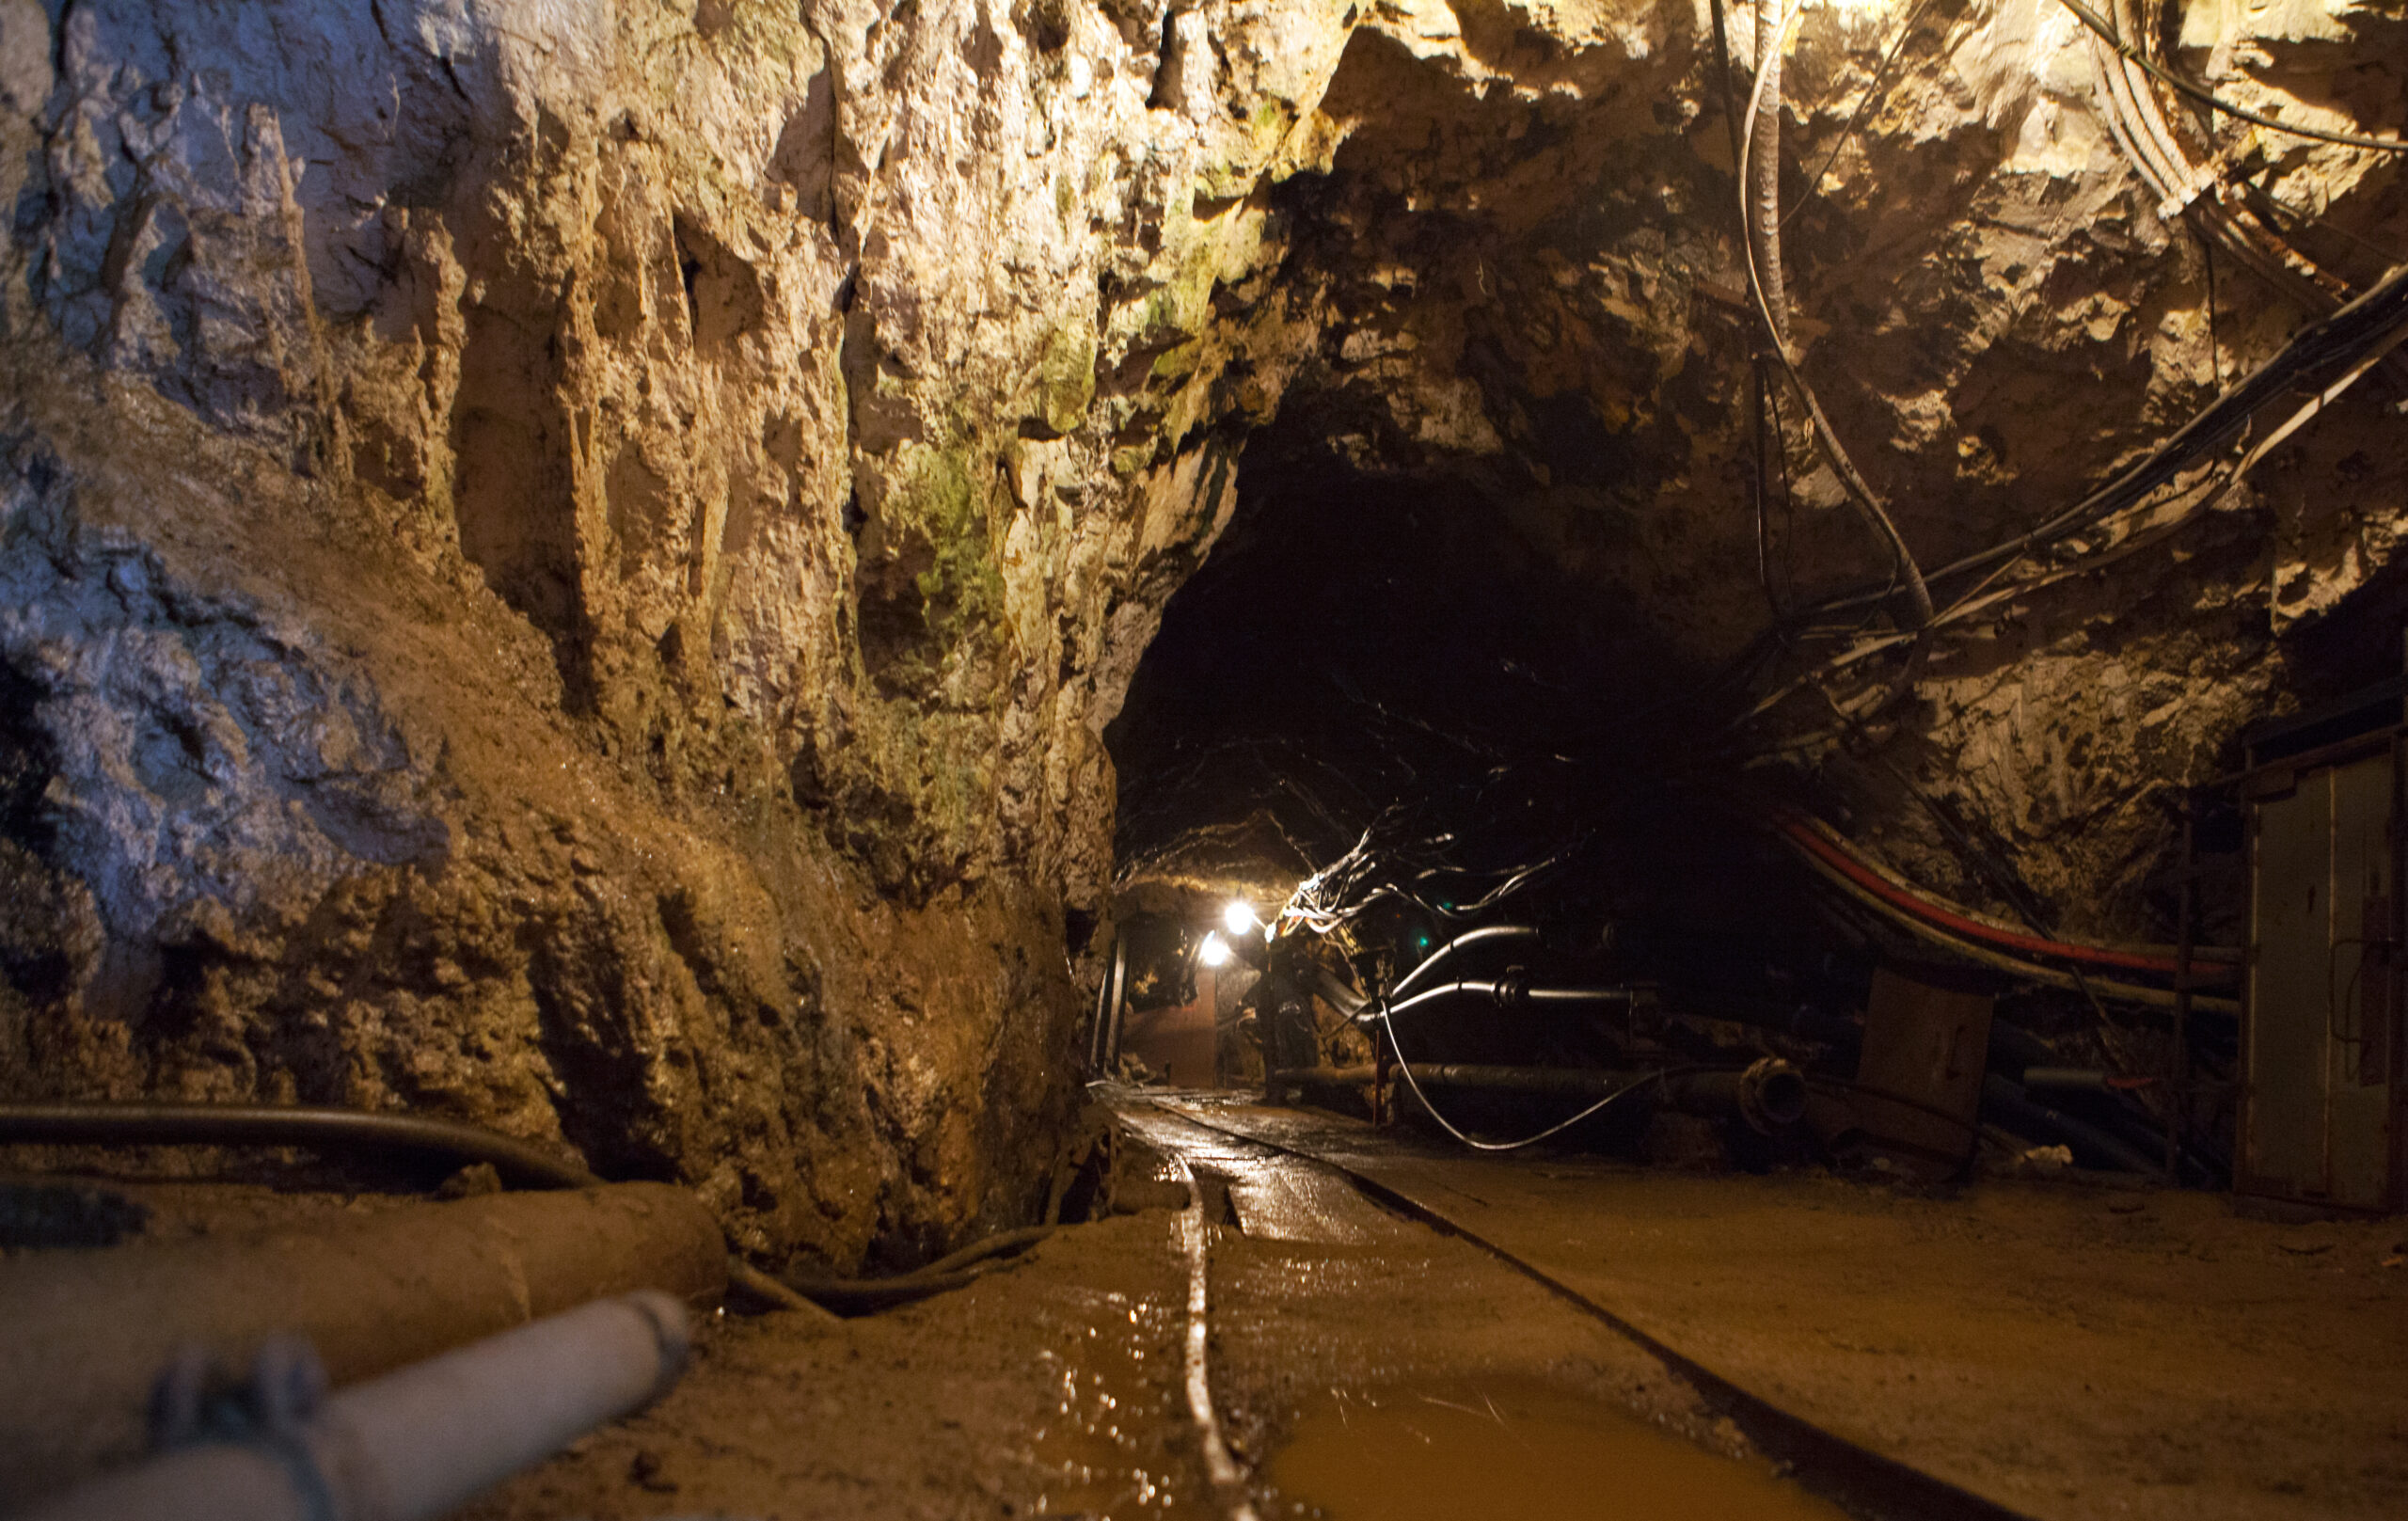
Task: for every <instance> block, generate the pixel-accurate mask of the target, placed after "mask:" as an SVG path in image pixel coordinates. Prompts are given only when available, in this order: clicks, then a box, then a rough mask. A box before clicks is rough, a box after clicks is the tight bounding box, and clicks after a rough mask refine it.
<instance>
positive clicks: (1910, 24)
mask: <svg viewBox="0 0 2408 1521" xmlns="http://www.w3.org/2000/svg"><path fill="white" fill-rule="evenodd" d="M1930 5H1931V0H1915V8H1913V9H1912V10H1909V11H1908V12H1907V23H1906V24H1905V25H1903V26H1901V27H1899V28H1898V36H1897V40H1895V41H1893V42H1892V43H1891V44H1890V51H1889V52H1887V53H1885V54H1883V55H1881V64H1880V67H1878V68H1877V69H1875V70H1874V71H1873V77H1872V78H1871V79H1870V80H1868V81H1867V82H1866V83H1865V86H1864V93H1863V94H1862V95H1861V96H1859V97H1858V98H1857V103H1856V109H1855V110H1853V111H1850V112H1849V113H1848V116H1847V124H1846V126H1844V127H1842V128H1840V135H1839V137H1838V139H1837V140H1836V141H1834V142H1833V143H1832V144H1831V151H1830V152H1828V153H1826V154H1824V155H1823V165H1822V167H1820V168H1818V169H1816V170H1815V171H1814V178H1813V179H1811V180H1809V181H1807V182H1806V194H1805V195H1803V196H1801V197H1799V198H1798V204H1797V205H1795V206H1793V207H1791V208H1790V209H1789V210H1788V211H1787V212H1785V213H1783V214H1782V218H1781V225H1782V227H1787V226H1788V225H1789V222H1790V219H1791V218H1792V217H1794V216H1796V215H1797V214H1798V213H1799V212H1802V211H1804V210H1805V209H1806V202H1807V201H1809V200H1812V199H1814V197H1815V195H1816V194H1817V193H1818V192H1820V191H1821V190H1822V188H1823V177H1824V176H1825V175H1827V174H1829V173H1830V172H1831V166H1832V165H1834V164H1836V163H1838V162H1839V159H1840V150H1842V149H1844V148H1846V146H1847V144H1848V139H1849V138H1851V137H1853V136H1855V135H1856V128H1857V124H1858V123H1859V122H1861V121H1862V120H1863V119H1864V112H1865V108H1866V107H1867V106H1870V105H1871V104H1872V103H1873V102H1874V100H1875V99H1876V98H1877V97H1878V96H1879V94H1880V93H1881V83H1882V81H1883V80H1884V79H1885V78H1887V77H1888V76H1889V72H1890V67H1891V65H1893V64H1894V63H1896V62H1897V61H1898V55H1899V54H1901V53H1903V52H1905V51H1906V46H1907V39H1909V38H1910V37H1912V36H1914V35H1915V23H1917V22H1919V21H1921V20H1923V13H1924V11H1925V9H1926V8H1928V7H1929V6H1930Z"/></svg>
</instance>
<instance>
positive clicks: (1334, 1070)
mask: <svg viewBox="0 0 2408 1521" xmlns="http://www.w3.org/2000/svg"><path fill="white" fill-rule="evenodd" d="M1409 1070H1410V1071H1411V1073H1412V1076H1413V1081H1414V1082H1415V1083H1417V1084H1418V1085H1420V1086H1421V1087H1423V1088H1425V1089H1454V1090H1458V1091H1470V1092H1479V1093H1522V1094H1529V1095H1532V1096H1536V1097H1544V1098H1560V1099H1601V1098H1604V1097H1606V1096H1607V1095H1608V1094H1612V1093H1618V1092H1621V1091H1622V1090H1624V1089H1625V1088H1627V1087H1629V1086H1630V1085H1632V1084H1634V1083H1643V1082H1645V1081H1647V1079H1648V1078H1649V1077H1651V1076H1655V1075H1656V1074H1653V1073H1648V1072H1611V1071H1604V1070H1600V1069H1595V1068H1588V1067H1489V1066H1481V1065H1475V1064H1472V1063H1468V1062H1414V1063H1411V1064H1410V1066H1409ZM1276 1075H1277V1077H1278V1078H1279V1079H1280V1080H1281V1081H1282V1082H1286V1083H1292V1084H1294V1085H1297V1086H1299V1087H1322V1088H1330V1087H1365V1086H1368V1085H1370V1084H1371V1083H1373V1082H1375V1081H1376V1080H1377V1077H1378V1071H1377V1069H1375V1068H1370V1067H1306V1068H1295V1069H1286V1070H1283V1071H1281V1072H1279V1073H1277V1074H1276ZM1662 1083H1663V1094H1664V1101H1665V1102H1667V1103H1669V1104H1671V1106H1672V1107H1674V1108H1676V1109H1679V1110H1682V1111H1683V1112H1685V1113H1694V1114H1703V1115H1709V1116H1714V1117H1722V1116H1729V1115H1736V1116H1737V1117H1740V1118H1741V1119H1744V1120H1745V1121H1747V1123H1748V1124H1749V1125H1750V1126H1751V1127H1753V1128H1754V1129H1756V1130H1759V1131H1763V1132H1765V1133H1771V1132H1773V1131H1776V1130H1783V1129H1786V1128H1787V1127H1789V1126H1792V1125H1795V1124H1797V1123H1798V1121H1799V1120H1801V1119H1803V1118H1805V1117H1806V1099H1807V1090H1806V1077H1805V1074H1804V1073H1802V1072H1800V1071H1798V1069H1797V1068H1795V1067H1793V1066H1791V1065H1790V1064H1789V1063H1787V1062H1785V1061H1782V1060H1780V1059H1779V1058H1777V1057H1769V1056H1768V1057H1766V1058H1765V1059H1764V1060H1762V1061H1759V1062H1756V1063H1755V1064H1753V1065H1752V1066H1750V1067H1748V1068H1746V1069H1741V1070H1736V1071H1686V1072H1672V1073H1667V1074H1663V1078H1662Z"/></svg>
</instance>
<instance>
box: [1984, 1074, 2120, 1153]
mask: <svg viewBox="0 0 2408 1521" xmlns="http://www.w3.org/2000/svg"><path fill="white" fill-rule="evenodd" d="M1982 1111H1983V1113H1984V1114H1986V1115H1988V1117H1990V1118H1992V1119H1994V1120H1996V1121H1997V1122H1998V1123H1999V1124H2000V1125H2001V1126H2002V1127H2003V1128H2004V1129H2006V1130H2010V1131H2013V1132H2014V1133H2016V1134H2018V1135H2027V1136H2030V1137H2031V1138H2032V1139H2034V1140H2036V1141H2055V1142H2059V1143H2062V1144H2063V1145H2066V1146H2068V1147H2071V1148H2072V1149H2073V1151H2074V1154H2075V1155H2076V1156H2078V1157H2082V1158H2083V1159H2084V1160H2085V1161H2087V1162H2091V1163H2097V1164H2103V1165H2105V1166H2106V1167H2108V1168H2109V1169H2111V1170H2114V1171H2118V1172H2137V1173H2158V1172H2162V1171H2164V1169H2165V1161H2164V1159H2163V1158H2162V1157H2157V1158H2151V1157H2148V1156H2146V1155H2144V1154H2143V1153H2142V1152H2140V1151H2139V1150H2137V1149H2134V1148H2132V1147H2131V1146H2128V1145H2126V1144H2125V1143H2124V1142H2122V1141H2119V1140H2117V1139H2116V1138H2115V1136H2113V1135H2110V1134H2108V1133H2106V1132H2105V1131H2102V1130H2100V1129H2099V1127H2097V1126H2095V1125H2090V1124H2085V1123H2084V1122H2083V1121H2082V1120H2079V1119H2076V1118H2074V1117H2072V1116H2071V1115H2067V1114H2061V1113H2059V1112H2058V1111H2056V1110H2054V1109H2051V1108H2049V1107H2047V1106H2046V1105H2044V1104H2037V1103H2034V1102H2033V1101H2032V1100H2031V1099H2030V1097H2029V1096H2027V1095H2026V1094H2025V1093H2024V1091H2023V1089H2022V1088H2020V1086H2018V1085H2015V1084H2013V1083H2010V1082H2008V1081H2007V1080H2006V1079H2005V1078H2003V1077H2001V1076H1999V1075H1998V1074H1997V1073H1996V1072H1990V1073H1988V1074H1986V1075H1985V1076H1984V1077H1983V1079H1982Z"/></svg>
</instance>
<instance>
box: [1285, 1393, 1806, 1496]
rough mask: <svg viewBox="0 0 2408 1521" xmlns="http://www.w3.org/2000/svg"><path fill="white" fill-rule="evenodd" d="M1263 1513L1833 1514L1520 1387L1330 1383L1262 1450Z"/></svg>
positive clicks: (1752, 1468)
mask: <svg viewBox="0 0 2408 1521" xmlns="http://www.w3.org/2000/svg"><path fill="white" fill-rule="evenodd" d="M1265 1477H1266V1478H1267V1479H1268V1480H1269V1481H1270V1484H1271V1487H1272V1488H1273V1489H1274V1490H1275V1492H1276V1495H1277V1497H1276V1499H1275V1501H1274V1502H1273V1504H1271V1505H1270V1506H1267V1507H1265V1508H1264V1509H1265V1514H1266V1515H1271V1516H1325V1517H1328V1518H1330V1521H1422V1518H1425V1517H1427V1518H1429V1521H1463V1518H1465V1517H1483V1516H1498V1517H1504V1516H1511V1517H1513V1518H1514V1521H1691V1518H1696V1521H1793V1518H1795V1521H1842V1518H1843V1517H1844V1516H1845V1514H1846V1513H1845V1512H1842V1511H1841V1510H1839V1509H1838V1508H1837V1507H1835V1506H1833V1505H1831V1504H1830V1503H1829V1502H1827V1501H1824V1500H1821V1499H1818V1498H1816V1497H1814V1496H1812V1495H1809V1494H1807V1493H1806V1492H1805V1491H1804V1490H1802V1489H1800V1488H1798V1486H1797V1485H1796V1484H1794V1483H1790V1482H1787V1481H1783V1480H1782V1479H1779V1478H1776V1477H1774V1475H1773V1474H1772V1473H1770V1472H1769V1471H1767V1470H1766V1468H1765V1467H1764V1466H1760V1465H1756V1464H1750V1463H1743V1462H1738V1461H1735V1460H1734V1459H1730V1458H1725V1457H1719V1456H1717V1455H1715V1454H1714V1453H1711V1452H1707V1451H1704V1450H1702V1449H1699V1448H1697V1447H1694V1446H1692V1445H1690V1444H1689V1443H1687V1442H1685V1441H1682V1440H1680V1439H1679V1438H1677V1437H1673V1436H1669V1435H1667V1434H1664V1433H1662V1432H1659V1431H1657V1430H1656V1429H1655V1428H1654V1427H1652V1426H1650V1425H1648V1424H1646V1423H1645V1422H1643V1421H1640V1420H1637V1419H1634V1418H1631V1417H1630V1416H1627V1415H1625V1414H1624V1413H1622V1412H1621V1411H1619V1410H1615V1409H1612V1408H1610V1407H1608V1406H1605V1405H1601V1404H1599V1403H1597V1402H1593V1401H1586V1400H1580V1399H1576V1398H1572V1397H1568V1396H1566V1395H1563V1394H1561V1393H1559V1392H1556V1391H1554V1390H1550V1389H1547V1388H1545V1387H1532V1386H1527V1385H1521V1386H1516V1385H1512V1384H1488V1385H1482V1384H1480V1383H1477V1382H1474V1383H1467V1384H1464V1385H1460V1386H1450V1387H1447V1388H1440V1389H1415V1388H1405V1389H1386V1390H1378V1391H1373V1392H1369V1393H1365V1392H1360V1391H1356V1392H1348V1391H1345V1390H1332V1391H1331V1392H1330V1394H1329V1395H1328V1396H1326V1397H1324V1398H1323V1401H1322V1402H1320V1403H1319V1405H1318V1406H1317V1407H1315V1408H1313V1409H1312V1410H1311V1411H1309V1412H1308V1413H1307V1416H1306V1418H1304V1420H1303V1421H1302V1422H1300V1423H1299V1424H1298V1426H1297V1428H1296V1431H1295V1434H1294V1435H1293V1436H1292V1438H1291V1440H1290V1441H1289V1442H1288V1443H1287V1445H1286V1446H1285V1447H1283V1448H1282V1449H1281V1450H1279V1451H1278V1452H1277V1453H1275V1454H1274V1455H1273V1457H1272V1459H1271V1463H1270V1466H1269V1468H1268V1471H1267V1473H1266V1474H1265Z"/></svg>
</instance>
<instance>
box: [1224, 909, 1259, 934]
mask: <svg viewBox="0 0 2408 1521" xmlns="http://www.w3.org/2000/svg"><path fill="white" fill-rule="evenodd" d="M1221 923H1223V924H1225V925H1227V926H1228V929H1229V933H1230V934H1232V935H1244V934H1247V933H1250V932H1251V931H1253V930H1255V929H1256V928H1259V927H1260V926H1261V924H1262V921H1261V920H1259V919H1258V918H1256V917H1255V916H1254V905H1252V904H1250V903H1246V902H1244V901H1237V902H1232V903H1231V904H1230V905H1229V906H1228V908H1226V909H1223V910H1222V911H1221Z"/></svg>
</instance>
